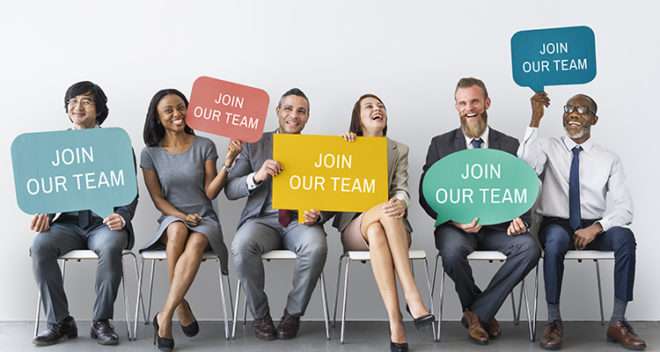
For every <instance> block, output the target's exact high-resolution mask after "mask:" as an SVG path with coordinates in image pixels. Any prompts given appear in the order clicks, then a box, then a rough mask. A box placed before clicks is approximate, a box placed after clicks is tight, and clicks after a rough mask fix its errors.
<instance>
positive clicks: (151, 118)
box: [142, 88, 195, 147]
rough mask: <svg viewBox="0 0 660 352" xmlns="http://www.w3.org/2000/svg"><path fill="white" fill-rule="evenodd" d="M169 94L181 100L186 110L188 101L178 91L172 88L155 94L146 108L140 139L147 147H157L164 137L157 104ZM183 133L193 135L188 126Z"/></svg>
mask: <svg viewBox="0 0 660 352" xmlns="http://www.w3.org/2000/svg"><path fill="white" fill-rule="evenodd" d="M170 94H174V95H176V96H178V97H179V98H181V99H182V100H183V103H184V104H185V105H186V109H187V108H188V99H186V96H185V95H183V93H181V92H180V91H178V90H176V89H173V88H168V89H161V90H159V91H158V92H156V94H154V96H153V98H151V102H149V107H148V108H147V118H146V119H145V120H144V129H143V130H142V138H143V139H144V144H145V145H146V146H148V147H156V146H158V145H159V144H160V141H161V140H162V139H163V137H164V136H165V128H164V127H163V125H161V124H160V119H159V117H158V103H159V102H160V100H161V99H163V98H164V97H165V96H167V95H170ZM183 131H184V132H186V133H188V134H192V135H194V134H195V132H194V131H193V129H192V128H190V126H188V125H186V126H185V127H184V128H183Z"/></svg>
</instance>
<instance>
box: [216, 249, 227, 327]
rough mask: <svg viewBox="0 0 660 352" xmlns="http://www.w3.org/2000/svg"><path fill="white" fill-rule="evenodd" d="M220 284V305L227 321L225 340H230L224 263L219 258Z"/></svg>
mask: <svg viewBox="0 0 660 352" xmlns="http://www.w3.org/2000/svg"><path fill="white" fill-rule="evenodd" d="M218 282H219V283H220V305H221V306H222V314H223V316H224V319H225V340H229V319H228V318H227V300H226V299H225V286H224V285H223V284H222V263H220V258H218Z"/></svg>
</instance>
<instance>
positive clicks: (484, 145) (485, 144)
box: [463, 125, 490, 149]
mask: <svg viewBox="0 0 660 352" xmlns="http://www.w3.org/2000/svg"><path fill="white" fill-rule="evenodd" d="M488 133H490V128H488V125H486V129H485V130H484V132H483V133H482V134H481V136H479V137H478V138H472V137H468V136H466V135H465V132H463V137H465V145H466V146H467V149H474V146H473V145H472V144H471V142H472V140H473V139H479V138H481V140H482V141H483V143H481V149H486V148H488Z"/></svg>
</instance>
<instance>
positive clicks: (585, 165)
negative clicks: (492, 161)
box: [518, 92, 646, 350]
mask: <svg viewBox="0 0 660 352" xmlns="http://www.w3.org/2000/svg"><path fill="white" fill-rule="evenodd" d="M531 105H532V118H531V121H530V124H529V128H528V129H527V131H526V132H525V138H524V140H523V143H522V145H521V146H520V150H519V152H518V155H519V156H520V157H521V158H522V159H524V160H525V161H527V162H528V163H529V165H530V166H532V167H533V168H534V170H536V172H537V174H539V175H542V174H543V186H542V190H541V202H540V206H539V208H538V212H539V213H540V214H541V215H543V222H542V224H541V229H540V232H539V237H540V240H541V244H542V245H543V248H544V249H545V252H544V260H543V275H544V280H545V297H546V301H547V304H548V324H547V325H546V327H545V330H544V332H543V337H542V338H541V341H540V343H541V347H543V348H545V349H551V350H556V349H559V348H561V345H562V333H563V328H562V322H561V315H560V314H559V296H560V294H561V284H562V278H563V274H564V256H565V255H566V252H567V251H568V250H569V249H589V250H599V251H614V310H613V312H612V318H611V320H610V323H609V327H608V328H607V333H606V336H607V340H608V341H612V342H617V343H619V344H621V345H622V346H623V347H625V348H628V349H633V350H643V349H645V348H646V343H645V342H644V340H642V339H641V338H640V337H639V336H637V335H636V334H635V332H634V331H633V329H632V327H631V326H630V324H628V322H627V321H626V319H625V313H626V306H627V304H628V302H630V301H632V298H633V286H634V281H635V247H636V243H635V236H634V235H633V233H632V231H631V230H630V229H629V228H627V227H625V226H626V225H629V224H630V223H631V222H632V215H633V213H632V199H631V197H630V193H629V192H628V190H627V189H626V185H625V180H624V174H623V166H622V164H621V160H620V159H619V157H618V156H617V155H616V154H614V153H613V152H611V151H609V150H608V149H606V148H605V147H602V146H600V145H598V144H596V143H594V142H593V141H592V140H591V127H592V126H594V125H595V124H596V123H597V122H598V115H596V113H597V105H596V102H595V101H594V100H593V99H592V98H591V97H589V96H587V95H584V94H577V95H575V96H573V97H572V98H570V99H569V100H568V101H567V102H566V105H564V115H563V125H564V129H565V130H566V136H562V137H559V138H539V137H538V127H539V125H540V123H541V118H542V117H543V114H544V108H545V107H547V106H549V105H550V98H549V97H548V95H547V94H546V93H545V92H542V93H537V94H534V95H533V96H532V98H531ZM608 204H609V205H608Z"/></svg>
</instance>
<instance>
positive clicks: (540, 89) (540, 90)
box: [529, 86, 545, 93]
mask: <svg viewBox="0 0 660 352" xmlns="http://www.w3.org/2000/svg"><path fill="white" fill-rule="evenodd" d="M529 88H532V90H533V91H534V93H543V92H545V87H544V86H530V87H529Z"/></svg>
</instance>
